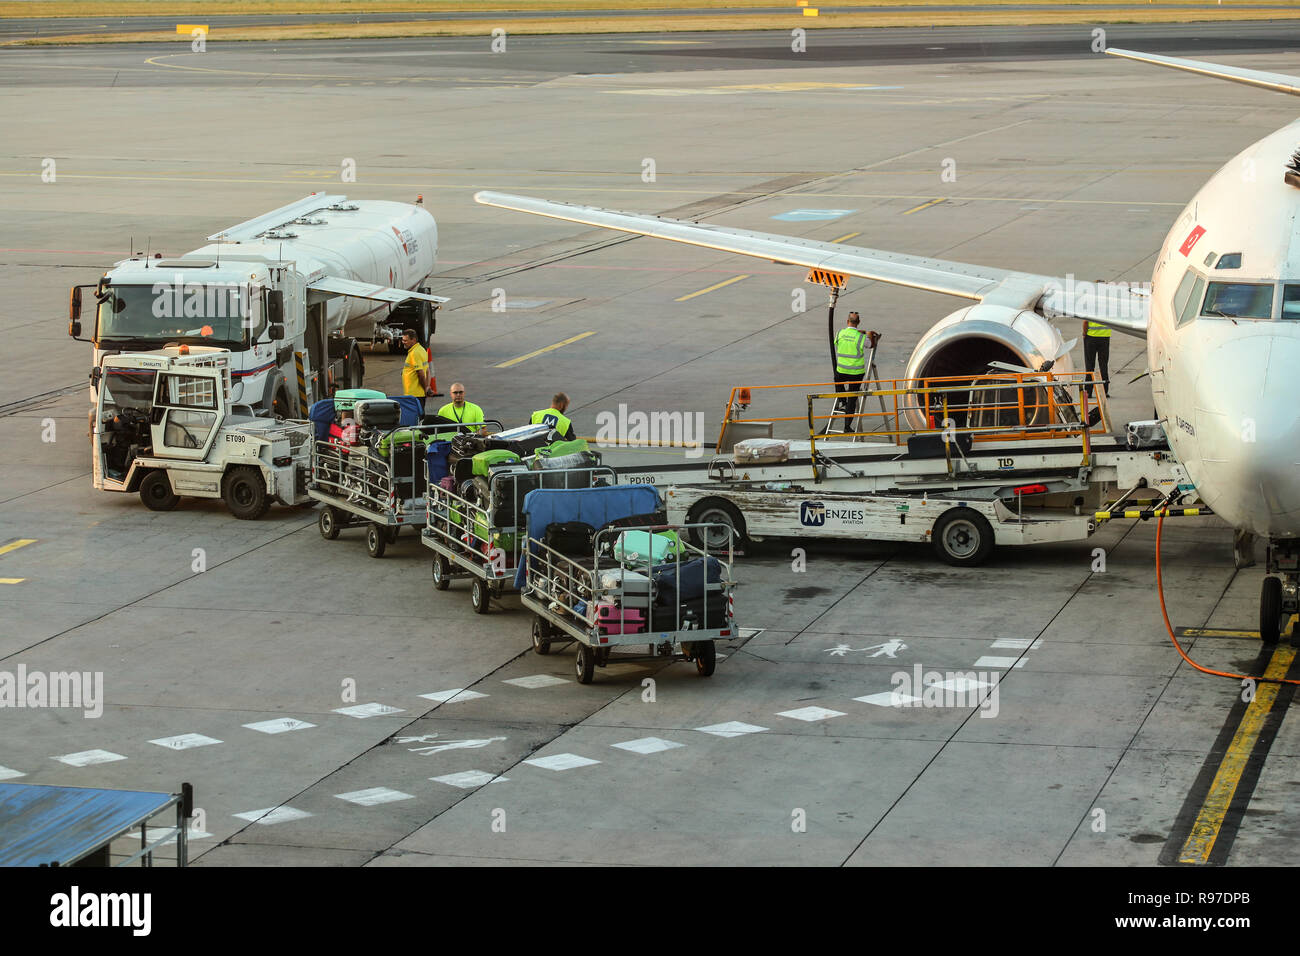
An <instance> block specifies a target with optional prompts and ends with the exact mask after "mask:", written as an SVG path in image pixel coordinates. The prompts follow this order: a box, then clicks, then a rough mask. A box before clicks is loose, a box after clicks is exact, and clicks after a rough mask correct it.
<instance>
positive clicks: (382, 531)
mask: <svg viewBox="0 0 1300 956" xmlns="http://www.w3.org/2000/svg"><path fill="white" fill-rule="evenodd" d="M387 547H388V529H387V528H385V527H384V526H383V525H381V524H376V523H375V522H373V521H372V522H371V523H370V526H369V527H368V528H366V550H367V551H369V552H370V556H371V557H372V558H382V557H383V556H384V549H385V548H387Z"/></svg>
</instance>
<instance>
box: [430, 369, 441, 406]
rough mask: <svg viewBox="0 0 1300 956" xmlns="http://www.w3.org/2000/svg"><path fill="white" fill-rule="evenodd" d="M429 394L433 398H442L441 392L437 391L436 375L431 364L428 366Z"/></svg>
mask: <svg viewBox="0 0 1300 956" xmlns="http://www.w3.org/2000/svg"><path fill="white" fill-rule="evenodd" d="M429 394H430V395H432V396H433V397H434V398H439V397H441V396H442V392H440V391H438V374H437V373H436V372H435V371H434V370H433V364H432V363H430V365H429Z"/></svg>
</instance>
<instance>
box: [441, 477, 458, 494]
mask: <svg viewBox="0 0 1300 956" xmlns="http://www.w3.org/2000/svg"><path fill="white" fill-rule="evenodd" d="M438 484H439V485H440V486H441V487H443V488H446V489H447V490H448V491H455V490H456V479H455V477H454V476H452V475H443V476H442V477H441V478H439V479H438Z"/></svg>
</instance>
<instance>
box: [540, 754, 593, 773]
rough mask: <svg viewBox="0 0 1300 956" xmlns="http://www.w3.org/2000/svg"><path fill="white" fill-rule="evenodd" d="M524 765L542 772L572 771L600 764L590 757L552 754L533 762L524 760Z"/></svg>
mask: <svg viewBox="0 0 1300 956" xmlns="http://www.w3.org/2000/svg"><path fill="white" fill-rule="evenodd" d="M524 763H530V764H532V765H533V766H534V767H541V768H542V769H543V770H572V769H573V768H574V767H590V766H592V765H593V764H598V763H600V761H599V760H592V759H591V758H590V757H579V756H578V755H577V754H552V755H551V756H549V757H536V758H534V759H533V760H525V761H524Z"/></svg>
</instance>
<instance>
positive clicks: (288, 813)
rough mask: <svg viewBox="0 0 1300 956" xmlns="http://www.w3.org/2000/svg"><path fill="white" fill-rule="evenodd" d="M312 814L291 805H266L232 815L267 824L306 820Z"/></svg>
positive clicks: (251, 821) (250, 821)
mask: <svg viewBox="0 0 1300 956" xmlns="http://www.w3.org/2000/svg"><path fill="white" fill-rule="evenodd" d="M311 815H312V814H310V813H308V812H307V811H306V810H295V809H294V808H293V807H283V806H281V807H267V808H266V809H265V810H249V811H247V812H245V813H236V814H234V816H236V817H238V818H239V819H241V820H247V821H248V822H249V823H263V824H267V825H268V826H269V825H270V824H272V823H288V822H289V821H291V820H306V819H307V818H308V817H309V816H311Z"/></svg>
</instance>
